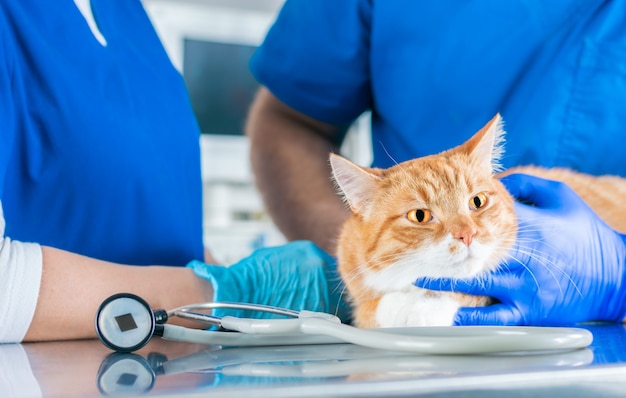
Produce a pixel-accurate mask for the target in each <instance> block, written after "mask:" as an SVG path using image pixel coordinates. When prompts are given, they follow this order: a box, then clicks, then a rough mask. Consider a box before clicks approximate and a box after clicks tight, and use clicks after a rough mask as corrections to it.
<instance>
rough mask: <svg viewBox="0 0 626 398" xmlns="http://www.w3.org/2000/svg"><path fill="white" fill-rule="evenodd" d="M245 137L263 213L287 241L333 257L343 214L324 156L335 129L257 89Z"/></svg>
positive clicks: (330, 149) (330, 148)
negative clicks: (308, 243) (308, 242)
mask: <svg viewBox="0 0 626 398" xmlns="http://www.w3.org/2000/svg"><path fill="white" fill-rule="evenodd" d="M246 133H247V134H248V136H249V137H250V141H251V146H252V151H251V162H252V167H253V170H254V173H255V178H256V184H257V187H258V189H259V191H260V192H261V194H262V196H263V199H264V201H265V205H266V207H267V210H268V212H269V213H270V215H271V216H272V218H273V219H274V221H275V223H276V224H277V226H278V227H279V228H280V230H281V231H282V233H283V234H284V235H285V236H286V237H287V239H289V240H297V239H308V240H312V241H314V242H316V243H317V244H318V245H319V246H321V247H322V248H324V249H325V250H327V251H329V252H330V253H334V250H335V245H336V237H337V235H338V231H339V228H340V227H341V225H342V224H343V222H344V221H345V219H346V217H347V216H348V213H347V210H346V208H345V206H344V204H343V203H342V201H341V199H340V197H339V196H338V195H337V193H336V190H335V187H334V184H333V182H332V180H331V177H330V176H331V170H330V165H329V162H328V156H329V153H330V152H338V145H337V143H334V142H333V137H335V136H337V135H338V134H340V131H339V129H338V128H337V127H335V126H331V125H327V124H324V123H321V122H319V121H316V120H313V119H310V118H308V117H306V116H304V115H302V114H299V113H297V112H296V111H294V110H292V109H291V108H288V107H287V106H285V105H284V104H282V103H280V102H279V101H278V100H277V99H276V98H275V97H273V96H272V95H271V94H270V93H269V92H268V91H267V90H265V89H262V90H261V92H260V93H259V96H258V97H257V99H256V100H255V103H254V104H253V107H252V109H251V112H250V115H249V118H248V123H247V126H246Z"/></svg>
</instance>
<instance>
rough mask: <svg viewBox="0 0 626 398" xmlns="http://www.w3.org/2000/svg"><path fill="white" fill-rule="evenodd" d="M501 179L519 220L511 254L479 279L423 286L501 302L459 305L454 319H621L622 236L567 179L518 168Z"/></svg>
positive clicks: (625, 287) (625, 277) (625, 303)
mask: <svg viewBox="0 0 626 398" xmlns="http://www.w3.org/2000/svg"><path fill="white" fill-rule="evenodd" d="M502 182H503V183H504V184H505V185H506V187H507V189H508V190H509V192H511V194H512V195H513V196H515V197H516V198H517V199H518V200H519V201H520V202H522V203H528V204H533V206H530V205H527V204H521V203H516V205H515V211H516V214H517V217H518V220H519V222H520V228H519V232H518V236H517V243H516V245H515V247H514V249H513V250H512V252H511V253H510V256H511V258H512V259H509V260H508V261H507V263H506V264H504V265H502V266H500V268H499V269H498V270H497V271H494V272H492V273H489V274H487V275H486V276H483V277H481V278H477V279H475V280H466V281H464V280H450V279H439V280H434V281H433V280H430V281H428V280H425V279H419V280H417V281H416V283H415V284H416V285H417V286H419V287H423V288H426V289H434V290H453V291H456V292H461V293H467V294H472V295H480V296H491V297H494V298H496V299H497V300H499V301H500V303H498V304H494V305H491V306H488V307H480V308H461V309H460V310H459V312H458V313H457V315H456V318H455V321H454V322H455V324H457V325H479V324H495V325H538V326H543V325H564V324H574V323H579V322H584V321H614V322H621V321H622V320H623V319H624V317H625V316H626V273H625V270H624V269H625V267H624V264H625V262H626V245H625V242H624V236H623V235H621V234H620V233H618V232H616V231H615V230H613V229H612V228H611V227H609V226H608V225H606V224H605V223H604V222H603V221H602V220H600V219H599V218H598V217H597V216H596V214H595V213H594V212H593V211H592V210H591V209H590V208H589V207H588V206H587V204H586V203H584V202H583V201H582V199H581V198H580V197H579V196H578V195H577V194H576V193H575V192H574V191H573V190H571V189H570V188H569V187H568V186H567V185H565V184H563V183H560V182H555V181H548V180H543V179H540V178H537V177H532V176H528V175H521V174H515V175H511V176H508V177H505V178H504V179H503V180H502Z"/></svg>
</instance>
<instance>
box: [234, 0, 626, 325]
mask: <svg viewBox="0 0 626 398" xmlns="http://www.w3.org/2000/svg"><path fill="white" fill-rule="evenodd" d="M624 15H626V3H625V2H623V1H608V0H605V1H598V0H574V1H572V0H555V1H550V2H545V1H540V0H533V1H491V2H485V1H476V0H474V1H463V2H459V1H453V0H443V1H440V0H436V1H435V0H433V1H413V0H394V1H385V0H379V1H377V0H342V1H339V2H337V1H334V0H316V1H298V0H287V1H286V3H285V4H284V6H283V8H282V10H281V12H280V14H279V16H278V18H277V20H276V21H275V23H274V25H273V26H272V27H271V29H270V31H269V32H268V34H267V36H266V38H265V40H264V42H263V44H262V45H261V47H260V48H259V49H258V51H257V52H256V54H255V55H254V57H253V59H252V61H251V69H252V72H253V74H254V75H255V76H256V78H257V79H258V81H259V82H260V83H261V84H262V88H261V89H260V91H259V93H258V96H257V98H256V100H255V102H254V104H253V106H252V108H251V111H250V115H249V120H248V123H247V127H246V131H247V134H248V136H249V137H250V139H251V142H252V155H251V159H252V162H253V167H254V170H255V175H256V181H257V185H258V187H259V188H260V190H261V191H262V193H263V196H264V199H265V202H266V205H267V207H268V209H269V211H270V213H271V215H272V216H273V218H274V220H275V221H276V223H277V225H278V226H279V227H280V229H281V231H282V232H283V233H284V234H285V236H287V237H288V238H289V239H303V238H306V239H312V240H313V241H315V242H317V243H318V244H319V245H321V246H322V247H323V248H325V249H326V250H328V251H329V252H331V253H332V252H333V251H334V250H335V241H336V237H337V235H338V233H337V231H338V230H339V228H340V226H341V224H342V223H343V221H344V220H345V219H346V217H347V210H346V209H345V207H344V205H343V203H342V202H341V200H340V198H339V197H338V196H337V195H336V194H335V188H334V186H333V183H332V181H331V179H330V178H329V176H330V168H329V164H328V153H329V152H331V151H332V152H339V149H340V145H341V143H342V142H343V139H344V136H345V132H346V129H347V127H348V126H349V125H350V124H351V123H352V122H353V121H354V120H355V119H356V118H357V117H358V116H359V115H361V114H362V113H363V112H366V111H371V118H372V122H371V128H372V137H371V138H372V148H373V166H375V167H388V166H391V165H393V164H395V163H396V162H402V161H404V160H408V159H410V158H413V157H419V156H424V155H428V154H433V153H438V152H440V151H443V150H446V149H449V148H451V147H454V146H456V145H458V144H460V143H462V142H464V141H465V140H466V139H467V138H469V137H470V136H471V135H472V134H473V133H474V132H476V131H477V130H478V129H479V128H480V127H481V126H483V125H484V124H485V123H486V122H487V121H489V120H490V119H491V118H492V117H493V116H494V115H495V114H496V113H498V112H499V113H500V114H501V115H502V116H503V118H504V121H505V128H506V130H507V135H506V140H507V142H506V155H505V156H504V158H503V165H504V166H505V167H510V166H514V165H522V164H535V165H540V166H546V167H554V166H561V167H569V168H572V169H575V170H579V171H582V172H586V173H591V174H615V175H621V176H625V177H626V162H624V157H623V154H624V150H623V146H622V145H621V143H622V142H625V141H626V112H624V104H625V103H626V74H625V72H624V71H626V24H625V23H624ZM508 184H513V185H511V186H509V189H510V190H511V191H512V192H516V193H517V194H518V195H519V196H520V197H523V198H524V199H526V200H528V201H531V202H534V203H535V204H538V203H543V204H544V205H545V206H548V205H550V206H552V205H554V207H558V208H562V209H564V210H563V212H562V213H561V214H553V216H554V217H556V218H555V222H556V221H562V219H563V218H568V219H570V221H571V222H570V223H565V224H564V225H563V236H568V237H570V236H571V235H572V234H574V232H573V231H581V230H582V231H583V233H580V234H578V235H577V236H571V239H570V241H569V243H568V244H567V245H566V247H561V248H562V249H564V251H568V249H569V248H570V247H577V248H579V250H580V253H578V249H577V250H575V251H574V252H577V253H578V254H580V255H579V256H574V258H573V259H572V258H565V256H563V255H562V252H560V251H559V250H557V249H555V246H552V247H551V246H550V243H551V242H546V243H545V246H542V247H539V245H540V243H539V242H538V243H537V245H538V247H537V249H539V250H541V252H546V251H547V252H548V253H550V254H551V256H554V257H558V258H557V259H556V260H554V262H555V264H556V265H558V266H563V269H566V270H568V272H571V274H570V275H569V276H570V277H571V278H570V279H572V280H568V278H567V277H566V276H565V275H560V274H559V275H558V278H559V283H557V284H555V283H551V282H554V281H551V280H550V278H554V277H553V276H551V275H545V277H546V278H547V280H546V281H545V282H546V283H545V285H544V286H543V289H544V291H545V290H546V289H547V287H546V286H548V285H552V286H553V288H554V289H557V287H555V285H559V284H561V285H562V286H569V288H568V289H567V290H568V293H567V294H561V295H559V294H558V292H556V294H555V296H559V297H560V299H559V300H553V299H550V298H546V300H545V302H544V301H542V305H543V306H544V307H545V306H548V307H550V310H549V311H548V310H546V309H545V308H541V309H533V310H532V311H534V312H533V314H535V315H536V317H537V319H535V318H533V316H530V315H528V313H529V311H531V310H530V309H529V308H530V307H531V306H530V305H528V304H529V303H528V302H527V301H528V300H530V297H532V296H533V295H534V294H536V293H537V292H534V291H532V292H531V291H530V290H529V291H522V290H523V288H522V287H519V290H520V293H519V297H515V298H513V297H510V296H509V294H510V292H511V291H512V290H513V289H507V288H505V287H503V284H504V285H506V284H507V283H508V284H511V283H512V282H511V281H510V280H507V281H504V282H503V281H495V280H489V282H490V283H491V282H493V283H494V284H496V285H497V284H500V285H499V287H500V288H501V289H500V290H502V292H500V293H499V294H500V295H499V296H498V294H495V292H494V291H487V292H485V291H484V289H483V290H481V288H480V286H483V287H484V286H485V285H489V284H490V283H484V281H483V282H482V285H481V284H480V283H478V284H476V285H472V286H468V287H467V289H468V291H471V292H472V293H475V294H479V293H480V294H492V295H494V296H496V297H497V298H499V299H500V300H501V301H502V302H503V303H504V304H503V305H505V304H506V305H509V307H507V308H506V309H502V308H501V307H494V308H495V310H501V309H502V310H503V311H501V312H498V313H497V314H495V315H494V314H489V315H486V314H483V313H479V311H480V310H469V313H468V314H466V315H467V316H465V317H464V318H463V319H458V322H459V323H507V324H522V323H542V322H545V323H562V322H570V321H579V320H595V319H600V320H620V321H621V320H622V319H623V318H624V316H625V315H626V298H625V295H626V292H625V290H626V287H623V285H626V276H625V272H624V262H625V258H626V254H625V253H626V249H624V243H623V239H622V236H621V235H620V234H617V233H616V232H615V231H612V230H606V229H603V228H600V227H598V228H597V230H598V231H600V230H602V231H603V233H600V232H598V233H595V232H592V231H595V230H596V224H600V223H601V222H600V221H599V220H598V219H597V217H595V215H593V214H592V215H588V216H584V215H583V214H586V213H585V212H582V214H581V218H580V219H571V218H570V217H571V214H569V213H568V212H567V211H565V210H566V209H568V208H569V207H572V206H576V207H577V208H578V207H580V206H578V205H579V203H578V198H577V197H576V195H570V194H569V193H567V194H566V193H565V191H567V190H566V189H560V190H558V191H559V192H560V193H561V194H562V195H563V197H561V196H559V197H553V196H552V195H551V192H554V191H555V189H554V187H553V186H549V187H547V186H545V184H544V182H542V181H537V180H529V179H523V180H522V181H520V180H519V179H512V180H509V181H508ZM530 187H533V188H532V189H531V188H530ZM542 198H543V199H545V200H542ZM546 198H548V199H549V200H548V199H546ZM548 202H549V203H548ZM520 206H521V205H518V207H520ZM540 210H542V209H541V206H536V208H535V209H534V210H533V211H540ZM518 211H522V210H520V209H518ZM546 213H547V210H545V212H543V213H542V212H540V214H537V216H542V215H543V216H545V215H546ZM568 214H569V215H568ZM583 219H585V220H586V222H584V221H582V220H583ZM562 224H563V223H562ZM534 238H537V237H534ZM552 243H555V242H552ZM592 252H593V253H595V254H593V255H591V254H590V253H592ZM518 254H519V253H518ZM572 261H573V262H574V264H573V265H572V264H570V262H572ZM525 265H526V266H527V267H528V269H529V270H530V272H526V273H525V274H524V271H523V269H522V270H518V271H517V272H519V273H520V274H524V275H528V274H529V273H531V272H536V273H537V274H541V272H540V269H541V268H542V265H541V264H539V263H538V261H537V260H536V259H532V258H531V259H528V262H527V264H525ZM514 266H515V264H509V267H508V268H509V269H510V268H515V267H514ZM503 268H507V267H503ZM543 268H545V267H543ZM543 274H546V272H543ZM557 274H558V272H557ZM572 275H573V276H572ZM589 278H593V283H591V282H589V283H587V282H588V281H589V280H590V279H589ZM519 279H520V280H522V279H523V280H524V281H527V282H529V283H528V284H529V285H533V286H534V285H536V283H534V282H533V281H532V279H530V280H528V279H524V278H521V277H520V278H519ZM560 279H562V280H560ZM579 279H580V280H579ZM575 282H576V283H575ZM519 284H520V285H523V284H522V283H519ZM574 285H580V286H588V287H589V290H590V291H589V292H587V291H582V292H581V293H577V286H574ZM431 286H432V285H431ZM509 287H510V286H509ZM440 288H446V287H445V286H444V284H442V285H441V286H440ZM447 288H450V287H449V286H448V287H447ZM527 289H530V288H527ZM531 290H532V289H531ZM550 293H554V292H553V291H551V292H550ZM570 293H571V294H570ZM548 296H549V295H548ZM605 296H607V297H606V300H604V299H603V298H604V297H605ZM582 298H584V299H585V300H586V302H590V301H593V300H597V301H599V302H602V303H606V302H608V301H611V302H613V303H614V304H613V305H614V306H617V308H615V310H614V311H607V313H603V312H602V310H599V309H593V310H592V309H590V310H589V311H588V313H587V312H585V311H582V310H579V307H580V306H585V305H586V304H582V303H581V299H582ZM524 300H526V302H524ZM551 300H552V301H551ZM520 301H521V302H520ZM538 301H539V300H538ZM513 302H515V303H513ZM555 302H556V303H555ZM607 305H608V304H607ZM512 306H517V307H516V308H514V309H511V308H512ZM558 306H560V307H558ZM518 307H519V308H518ZM521 307H523V308H524V309H520V308H521ZM557 307H558V309H559V311H556V310H555V311H553V310H554V309H555V308H557ZM494 308H491V309H490V310H491V311H492V312H495V310H494ZM507 311H508V312H507ZM504 312H507V313H506V314H504ZM609 312H611V313H610V314H609ZM512 313H515V315H512ZM521 313H524V314H525V316H522V315H520V314H521ZM559 313H560V314H574V315H572V316H571V317H569V318H568V317H567V316H563V317H562V318H560V315H559ZM548 314H549V315H548Z"/></svg>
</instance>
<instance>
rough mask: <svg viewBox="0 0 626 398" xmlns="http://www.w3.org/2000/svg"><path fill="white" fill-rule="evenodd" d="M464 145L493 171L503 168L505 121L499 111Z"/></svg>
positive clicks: (473, 155) (474, 156)
mask: <svg viewBox="0 0 626 398" xmlns="http://www.w3.org/2000/svg"><path fill="white" fill-rule="evenodd" d="M463 147H465V148H466V150H467V151H468V153H469V154H470V155H471V156H472V157H473V158H474V159H476V160H477V161H478V162H479V163H482V164H483V165H484V166H485V167H486V168H488V169H489V170H491V171H492V172H493V173H497V172H498V171H501V170H502V166H501V165H500V157H501V156H502V154H503V153H504V122H503V121H502V117H501V116H500V114H499V113H497V114H496V115H495V116H494V117H493V119H491V120H490V121H489V122H488V123H487V124H486V125H484V126H483V128H481V129H480V130H478V132H477V133H476V134H474V136H473V137H472V138H470V139H469V140H468V141H467V142H466V143H465V144H463Z"/></svg>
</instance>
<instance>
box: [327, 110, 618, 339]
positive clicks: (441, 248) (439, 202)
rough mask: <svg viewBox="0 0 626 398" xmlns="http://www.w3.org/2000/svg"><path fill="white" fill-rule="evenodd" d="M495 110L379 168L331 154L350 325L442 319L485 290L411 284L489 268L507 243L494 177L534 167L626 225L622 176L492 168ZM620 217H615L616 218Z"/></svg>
mask: <svg viewBox="0 0 626 398" xmlns="http://www.w3.org/2000/svg"><path fill="white" fill-rule="evenodd" d="M502 125H503V123H502V119H501V117H500V115H496V116H495V117H494V118H493V119H492V120H491V121H490V122H489V123H487V125H485V126H484V127H483V128H482V129H481V130H480V131H478V132H477V133H476V134H475V135H474V136H473V137H471V138H470V139H469V140H468V141H466V142H465V143H463V144H462V145H460V146H458V147H456V148H453V149H450V150H448V151H445V152H442V153H440V154H437V155H431V156H425V157H422V158H417V159H413V160H409V161H406V162H403V163H400V164H398V165H395V166H393V167H390V168H388V169H377V168H367V167H361V166H358V165H356V164H354V163H352V162H350V161H349V160H347V159H345V158H343V157H341V156H338V155H335V154H331V156H330V163H331V166H332V171H333V178H334V180H335V182H336V184H337V186H338V189H339V192H340V194H341V195H342V196H343V197H344V199H345V201H346V203H347V204H348V205H349V207H350V209H351V211H352V214H351V216H350V218H349V219H348V220H347V221H346V223H345V224H344V226H343V228H342V231H341V234H340V236H339V242H338V250H337V257H338V262H339V272H340V274H341V277H342V279H343V281H344V283H345V285H346V289H347V292H348V294H349V299H350V301H351V304H352V306H353V317H354V321H355V324H356V325H357V326H359V327H397V326H445V325H451V324H452V322H453V318H454V315H455V313H456V311H457V310H458V308H459V307H471V306H483V305H489V304H490V303H491V302H492V300H491V299H490V298H489V297H476V296H468V295H464V294H460V293H449V292H436V291H429V290H424V289H420V288H417V287H415V286H414V285H413V284H412V282H413V281H414V280H415V279H417V278H418V277H433V278H438V277H447V278H459V279H463V278H471V277H474V276H476V275H479V274H482V273H486V272H488V271H491V270H494V269H496V268H497V267H498V266H499V265H500V264H501V263H502V262H503V260H505V259H506V257H507V253H508V251H509V249H510V248H511V247H512V246H513V244H514V242H515V239H516V236H517V229H518V222H517V219H516V216H515V212H514V209H513V198H512V197H511V196H510V194H509V193H508V192H507V191H506V189H505V188H504V186H503V185H502V184H501V183H500V181H499V179H498V177H501V176H503V175H505V174H510V173H526V174H533V175H536V176H539V177H542V178H547V179H552V180H560V181H563V182H565V183H567V184H568V185H569V186H570V187H571V188H572V189H573V190H574V191H576V192H577V193H578V195H580V196H581V197H582V198H583V199H584V200H585V201H586V202H587V204H588V205H590V206H591V208H593V209H594V211H595V212H596V213H597V214H598V216H600V217H601V218H602V219H603V220H604V221H605V222H607V223H608V224H609V225H611V226H612V227H613V228H614V229H616V230H618V231H621V232H624V231H626V219H624V218H623V217H618V216H617V215H618V214H619V212H621V211H623V207H622V204H621V203H619V202H620V198H624V197H626V180H624V179H622V178H619V177H613V176H603V177H595V176H590V175H584V174H580V173H576V172H573V171H570V170H568V169H558V168H555V169H543V168H539V167H533V166H524V167H516V168H513V169H510V170H507V171H506V172H505V173H498V171H499V169H500V166H499V163H498V162H499V158H500V155H501V154H502V152H503V146H502V142H503V136H504V131H503V128H502ZM620 218H621V219H620Z"/></svg>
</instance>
